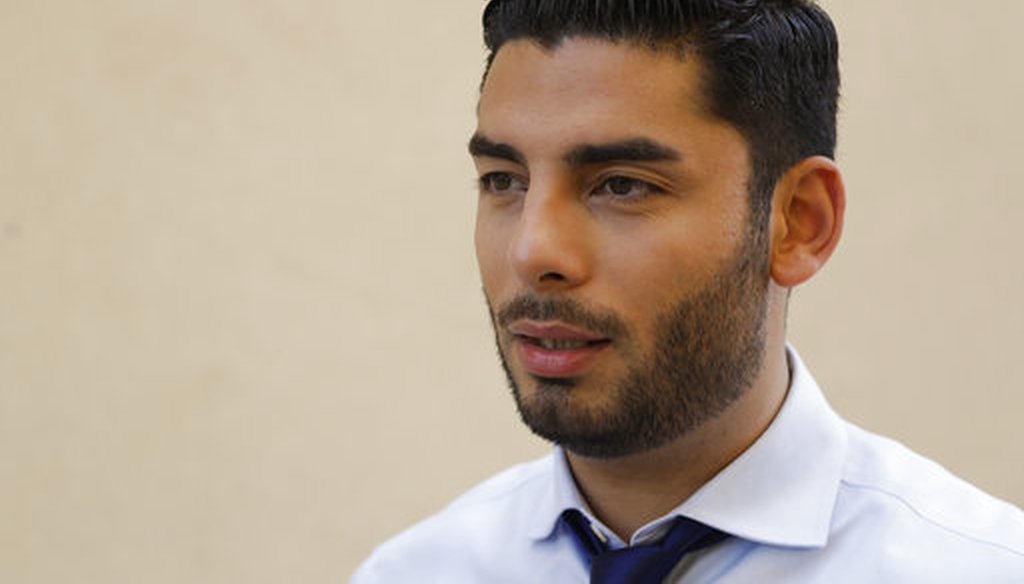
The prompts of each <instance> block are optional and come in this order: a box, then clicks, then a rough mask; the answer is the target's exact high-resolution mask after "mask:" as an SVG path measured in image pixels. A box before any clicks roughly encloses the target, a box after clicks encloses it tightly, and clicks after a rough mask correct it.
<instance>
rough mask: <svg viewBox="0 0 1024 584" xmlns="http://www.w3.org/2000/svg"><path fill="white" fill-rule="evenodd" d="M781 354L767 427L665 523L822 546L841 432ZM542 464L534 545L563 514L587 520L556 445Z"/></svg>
mask: <svg viewBox="0 0 1024 584" xmlns="http://www.w3.org/2000/svg"><path fill="white" fill-rule="evenodd" d="M787 356H788V358H789V364H790V371H791V381H790V387H789V392H788V393H787V396H786V400H785V402H784V403H783V405H782V408H781V409H780V410H779V413H778V414H777V415H776V417H775V419H774V420H773V421H772V423H771V425H769V426H768V429H767V430H765V432H764V433H763V434H762V435H761V436H760V437H759V438H758V439H757V441H755V442H754V444H752V445H751V446H750V447H749V448H748V449H747V450H746V451H744V452H743V454H741V455H740V456H739V457H738V458H737V459H736V460H734V461H733V462H732V463H730V464H729V465H728V466H727V467H725V468H724V469H722V471H721V472H719V473H718V474H717V475H715V477H714V478H712V479H711V480H710V481H708V483H707V484H705V485H704V486H703V487H702V488H701V489H699V490H698V491H697V492H696V493H694V494H693V496H692V497H690V498H689V499H687V500H686V501H685V502H684V503H683V504H682V505H680V506H679V507H677V508H676V509H674V510H673V511H672V512H670V513H668V514H667V515H666V516H665V518H668V517H675V516H677V515H684V516H686V517H690V518H692V519H696V520H697V521H700V522H702V523H705V524H707V525H710V526H712V527H715V528H717V529H720V530H722V531H725V532H727V533H730V534H732V535H734V536H736V537H739V538H741V539H745V540H750V541H756V542H759V543H765V544H772V545H780V546H787V547H821V546H824V545H825V542H826V541H827V539H828V533H829V526H830V524H831V521H832V510H833V508H834V506H835V499H836V496H837V494H838V490H839V483H840V477H841V473H842V468H843V464H844V460H845V456H846V433H845V432H844V431H843V426H842V421H841V420H840V419H839V417H838V416H837V415H836V414H835V412H833V411H832V409H831V407H829V405H828V403H827V402H826V401H825V397H824V396H823V395H822V393H821V390H820V389H819V388H818V384H817V383H816V382H815V381H814V378H813V377H811V374H810V372H809V371H807V369H806V367H805V366H804V364H803V362H802V361H801V359H800V357H799V355H797V353H796V350H794V349H793V348H792V347H791V346H788V345H787ZM549 460H550V461H551V465H552V468H551V472H550V474H549V476H550V477H551V480H550V482H549V484H548V485H547V486H546V487H545V491H544V492H543V493H542V494H541V496H540V498H539V500H538V502H537V504H538V507H537V512H536V513H534V514H533V517H532V518H531V520H530V523H529V525H528V531H527V533H528V535H529V537H531V538H532V539H535V540H542V539H547V538H549V537H552V536H553V535H554V533H555V529H556V527H557V526H558V520H559V517H560V516H561V514H562V512H563V511H565V510H566V509H578V510H580V511H582V512H583V513H584V514H586V515H587V516H588V517H589V518H591V519H592V520H593V515H592V514H591V513H590V510H589V508H588V507H587V505H586V503H585V502H584V501H583V497H582V496H581V495H580V492H579V490H578V489H577V488H576V483H575V481H574V479H573V477H572V472H571V471H570V470H569V465H568V462H566V459H565V454H564V452H563V451H562V449H561V448H557V447H556V448H555V452H554V453H553V456H551V457H550V459H549ZM665 518H662V519H659V520H658V521H656V522H652V523H658V522H661V521H663V520H664V519H665Z"/></svg>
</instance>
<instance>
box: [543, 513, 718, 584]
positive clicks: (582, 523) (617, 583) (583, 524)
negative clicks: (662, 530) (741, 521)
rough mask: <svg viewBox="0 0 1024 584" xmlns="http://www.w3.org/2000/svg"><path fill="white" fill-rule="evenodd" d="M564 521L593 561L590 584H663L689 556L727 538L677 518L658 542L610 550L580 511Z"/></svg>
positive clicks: (689, 520) (682, 518) (591, 563)
mask: <svg viewBox="0 0 1024 584" xmlns="http://www.w3.org/2000/svg"><path fill="white" fill-rule="evenodd" d="M562 519H563V521H564V522H565V523H566V524H567V525H568V526H569V532H570V533H572V534H573V536H574V538H575V540H576V543H577V545H578V546H579V547H580V549H581V550H583V552H584V554H585V555H586V556H587V557H588V558H589V559H590V582H591V584H660V583H661V582H663V581H664V579H665V577H666V576H668V575H669V573H670V572H671V571H672V569H673V568H675V567H676V565H677V564H679V562H680V560H682V558H683V556H685V555H686V554H687V553H689V552H692V551H696V550H699V549H701V548H704V547H707V546H710V545H712V544H715V543H717V542H719V541H721V540H723V539H725V538H726V537H728V536H727V535H726V534H725V533H723V532H721V531H718V530H717V529H715V528H713V527H709V526H707V525H704V524H703V523H700V522H699V521H694V520H693V519H690V518H688V517H678V518H676V520H675V521H674V522H673V524H672V527H671V529H669V531H668V533H667V534H666V535H665V537H664V538H662V539H661V540H660V541H658V542H655V543H649V544H641V545H635V546H630V547H626V548H622V549H618V550H610V549H608V546H607V543H606V542H605V540H604V538H603V536H600V535H599V534H598V533H597V532H596V531H595V530H594V528H593V526H592V525H591V523H590V521H589V520H588V519H587V518H586V517H585V516H584V515H583V514H582V513H580V512H579V511H578V510H576V509H569V510H567V511H565V512H564V513H562Z"/></svg>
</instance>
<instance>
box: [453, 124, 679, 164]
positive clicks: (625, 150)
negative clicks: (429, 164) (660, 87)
mask: <svg viewBox="0 0 1024 584" xmlns="http://www.w3.org/2000/svg"><path fill="white" fill-rule="evenodd" d="M469 153H470V155H471V156H473V157H474V158H477V157H487V158H498V159H501V160H508V161H510V162H515V163H516V164H522V165H524V166H525V165H526V157H525V156H523V154H522V152H520V151H519V150H517V149H516V148H515V147H514V146H512V145H510V144H504V143H501V142H495V141H494V140H491V139H490V138H488V137H486V136H484V135H483V134H480V133H476V134H473V137H472V138H470V140H469ZM681 158H682V156H681V155H680V154H679V152H678V151H677V150H675V149H674V148H671V147H669V146H665V145H664V144H659V143H658V142H655V141H654V140H651V139H649V138H631V139H628V140H619V141H615V142H607V143H603V144H582V145H580V146H577V147H575V148H573V149H572V150H570V151H569V152H568V153H567V154H566V155H565V156H564V160H565V162H566V164H568V165H569V166H571V167H573V168H578V167H581V166H588V165H593V164H606V163H609V162H672V161H677V160H679V159H681Z"/></svg>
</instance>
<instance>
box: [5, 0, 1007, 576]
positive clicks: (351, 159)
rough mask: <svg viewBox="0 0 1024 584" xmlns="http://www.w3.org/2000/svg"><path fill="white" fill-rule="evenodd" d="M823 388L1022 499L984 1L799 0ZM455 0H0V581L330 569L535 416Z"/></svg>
mask: <svg viewBox="0 0 1024 584" xmlns="http://www.w3.org/2000/svg"><path fill="white" fill-rule="evenodd" d="M826 5H827V7H828V8H829V9H830V10H831V12H832V14H833V16H834V18H835V20H836V22H837V24H838V27H839V29H840V33H841V37H842V42H843V56H842V65H843V70H844V82H845V97H844V99H843V108H842V109H843V112H842V123H841V132H840V135H841V141H840V153H839V160H840V163H841V165H842V167H843V168H844V169H845V174H846V179H847V186H848V193H849V215H848V220H847V229H846V235H845V239H844V241H843V243H842V245H841V247H840V249H839V252H838V255H837V256H836V257H835V258H834V260H833V261H832V263H831V264H830V265H829V267H828V268H827V269H826V270H825V271H824V272H823V273H822V274H821V275H820V276H819V277H818V278H816V279H815V280H814V282H813V283H811V284H809V285H807V286H806V287H805V288H802V289H800V290H798V291H797V292H796V293H795V295H794V297H793V301H792V309H791V329H790V330H791V335H790V336H791V340H793V341H794V342H795V343H796V344H797V346H798V347H799V348H800V350H801V352H802V354H803V357H804V358H805V360H806V361H807V363H808V364H809V365H810V367H811V369H812V371H813V372H814V373H815V375H816V377H817V378H818V380H819V382H820V383H821V384H822V385H823V387H824V388H825V390H826V393H827V395H828V396H829V398H830V400H831V401H832V402H833V404H834V405H835V407H836V408H837V409H838V410H839V411H840V412H841V413H843V414H844V415H845V416H847V417H848V418H850V419H852V420H854V421H856V422H858V423H860V424H862V425H864V426H866V427H867V428H869V429H871V430H875V431H878V432H881V433H884V434H888V435H892V436H895V437H897V438H899V439H901V440H903V441H904V442H906V443H907V444H909V445H910V446H912V447H913V448H915V449H916V450H919V451H921V452H923V453H924V454H926V455H929V456H931V457H934V458H935V459H937V460H939V461H940V462H942V463H943V464H945V465H946V466H948V467H949V468H951V469H952V470H954V471H955V472H957V473H958V474H961V475H963V476H964V477H966V478H968V479H970V480H972V481H974V482H976V483H977V484H979V485H981V486H982V487H984V488H985V489H987V490H989V491H991V492H993V493H995V494H997V495H999V496H1001V497H1003V498H1006V499H1009V500H1011V501H1013V502H1015V503H1017V504H1018V505H1019V504H1021V503H1024V470H1022V468H1021V464H1020V460H1021V458H1022V453H1024V446H1022V431H1021V427H1020V422H1021V412H1022V408H1024V396H1022V393H1021V389H1022V385H1024V383H1022V382H1024V360H1022V359H1021V358H1020V350H1021V343H1020V339H1021V336H1022V333H1024V315H1022V311H1021V309H1020V301H1021V298H1022V297H1024V265H1022V262H1021V260H1020V251H1021V247H1022V246H1021V242H1020V235H1019V230H1020V223H1021V217H1022V216H1024V193H1022V192H1021V185H1022V184H1024V164H1022V162H1021V156H1022V154H1024V116H1022V115H1021V113H1020V110H1019V108H1020V104H1021V103H1024V80H1022V74H1021V68H1020V63H1019V59H1020V55H1021V54H1024V36H1022V35H1020V34H1019V30H1018V28H1019V22H1021V21H1022V19H1024V3H1021V2H1018V1H1017V0H1002V1H1000V0H982V1H979V2H962V1H960V0H901V1H900V2H892V1H891V0H832V1H830V2H827V4H826ZM481 8H482V2H480V1H478V0H438V1H435V2H412V1H408V0H406V1H402V2H365V1H360V2H356V1H354V0H340V1H339V0H334V1H326V0H289V1H285V0H278V1H269V0H202V1H199V0H175V1H173V2H171V1H170V0H131V1H129V0H95V1H91V2H72V1H70V0H33V1H32V2H16V1H15V0H2V1H0V55H2V56H0V581H3V582H12V583H47V584H49V583H64V582H68V583H70V582H75V583H82V582H90V583H91V582H97V583H100V582H102V583H135V582H146V583H149V584H157V583H180V582H190V583H207V582H208V583H224V582H239V583H241V582H246V583H271V582H343V581H345V579H347V577H348V575H349V573H350V572H351V571H352V570H353V569H354V568H355V566H356V565H357V563H358V562H359V560H360V559H361V558H363V557H364V556H365V555H366V554H367V553H369V552H370V550H371V548H372V546H373V545H374V544H375V543H376V542H378V541H380V540H382V539H383V538H385V537H387V536H389V535H391V534H393V533H395V532H396V531H397V530H399V529H401V528H402V527H404V526H407V525H408V524H410V523H411V522H413V521H415V520H417V519H419V518H422V517H424V516H425V515H427V514H429V513H430V512H432V511H434V510H436V509H438V508H439V507H440V506H441V505H443V504H444V502H446V501H448V500H450V499H451V498H452V497H453V496H455V495H456V494H457V493H459V492H461V491H463V490H464V489H465V488H467V487H468V486H470V485H472V484H473V483H475V482H477V481H479V480H481V479H482V478H484V477H485V476H487V475H489V474H490V473H492V472H494V471H497V470H499V469H501V468H503V467H505V466H507V465H509V464H511V463H513V462H516V461H520V460H524V459H528V458H531V457H534V456H537V455H540V454H542V453H544V452H545V451H546V450H547V447H546V445H544V444H543V443H541V442H540V441H538V440H537V439H535V438H533V437H531V436H530V435H529V434H528V432H527V431H526V430H525V429H523V428H521V427H520V425H519V422H518V419H517V416H516V414H515V411H514V407H513V405H512V402H511V399H510V398H509V396H508V395H507V393H508V392H507V390H506V389H505V386H504V382H503V379H502V377H501V374H500V371H499V369H498V367H497V361H496V358H495V356H494V350H493V347H492V339H491V332H490V330H489V328H488V327H489V325H488V323H487V321H486V318H485V314H484V309H483V302H482V297H481V293H480V291H479V284H478V281H477V276H476V267H475V260H474V258H473V255H472V247H471V233H472V220H473V213H474V205H475V192H474V187H473V181H474V178H475V177H474V174H473V170H472V167H471V165H470V161H469V158H468V156H467V155H466V154H465V143H466V140H467V138H468V136H469V134H470V132H471V131H472V128H473V126H474V118H473V107H474V102H475V97H476V88H477V84H478V81H479V75H480V71H481V65H482V62H483V57H484V53H483V49H482V46H481V42H480V39H479V34H480V31H479V25H478V20H479V15H480V12H481Z"/></svg>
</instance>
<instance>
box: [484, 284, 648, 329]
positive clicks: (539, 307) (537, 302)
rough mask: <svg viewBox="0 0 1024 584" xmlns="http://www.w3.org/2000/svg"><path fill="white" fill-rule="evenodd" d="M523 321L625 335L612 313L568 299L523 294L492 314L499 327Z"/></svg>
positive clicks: (619, 322) (620, 320) (617, 318)
mask: <svg viewBox="0 0 1024 584" xmlns="http://www.w3.org/2000/svg"><path fill="white" fill-rule="evenodd" d="M523 319H528V320H539V321H545V320H558V321H561V322H564V323H566V324H570V325H573V326H577V327H580V328H585V329H587V330H590V331H593V332H595V333H598V334H600V335H602V336H605V337H609V338H611V337H623V336H626V335H627V334H628V329H627V327H626V324H625V323H624V322H623V321H622V319H621V318H619V317H618V315H616V314H615V313H614V312H612V311H610V310H598V309H593V308H589V307H587V306H586V305H584V304H583V303H582V302H580V301H578V300H575V299H572V298H541V297H538V296H535V295H533V294H523V295H520V296H517V297H516V298H513V299H512V300H510V301H508V302H506V303H505V304H503V305H502V306H501V307H500V308H499V309H498V311H497V313H495V321H496V322H497V323H498V324H499V325H500V326H501V327H503V328H504V327H507V326H508V325H510V324H512V323H513V322H515V321H517V320H523Z"/></svg>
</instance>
